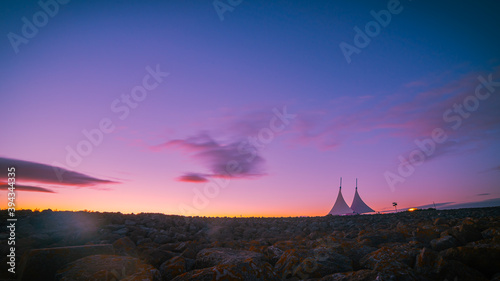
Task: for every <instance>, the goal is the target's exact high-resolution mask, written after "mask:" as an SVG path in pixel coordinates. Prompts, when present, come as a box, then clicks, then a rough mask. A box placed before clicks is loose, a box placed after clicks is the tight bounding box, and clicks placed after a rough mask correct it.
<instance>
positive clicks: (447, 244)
mask: <svg viewBox="0 0 500 281" xmlns="http://www.w3.org/2000/svg"><path fill="white" fill-rule="evenodd" d="M458 244H459V242H458V240H457V239H455V238H454V237H453V236H451V235H446V236H444V237H441V238H437V239H434V240H432V241H431V247H432V249H433V250H434V251H442V250H446V249H449V248H453V247H457V246H458Z"/></svg>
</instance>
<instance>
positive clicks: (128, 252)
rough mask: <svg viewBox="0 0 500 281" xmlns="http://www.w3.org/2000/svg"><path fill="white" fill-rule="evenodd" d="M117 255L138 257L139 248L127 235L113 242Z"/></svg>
mask: <svg viewBox="0 0 500 281" xmlns="http://www.w3.org/2000/svg"><path fill="white" fill-rule="evenodd" d="M113 248H114V249H115V254H116V255H121V256H131V257H137V250H136V247H135V243H134V241H132V240H131V239H130V238H128V237H127V236H125V237H123V238H120V239H118V240H116V241H115V242H114V243H113Z"/></svg>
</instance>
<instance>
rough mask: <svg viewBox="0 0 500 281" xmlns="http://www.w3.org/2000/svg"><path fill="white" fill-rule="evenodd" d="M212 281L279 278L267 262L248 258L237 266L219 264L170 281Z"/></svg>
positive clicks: (270, 279) (270, 280)
mask: <svg viewBox="0 0 500 281" xmlns="http://www.w3.org/2000/svg"><path fill="white" fill-rule="evenodd" d="M187 280H196V281H212V280H231V281H232V280H252V281H268V280H269V281H278V280H280V278H278V276H277V275H276V273H274V272H273V270H272V266H271V265H270V264H269V263H267V262H262V261H254V260H253V259H252V258H248V259H246V260H243V261H239V262H238V263H237V264H220V265H217V266H213V267H207V268H203V269H197V270H192V271H190V272H186V273H184V274H181V275H178V276H177V277H175V278H174V279H172V281H187Z"/></svg>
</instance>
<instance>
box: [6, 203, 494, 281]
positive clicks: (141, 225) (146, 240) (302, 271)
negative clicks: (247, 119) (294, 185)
mask: <svg viewBox="0 0 500 281" xmlns="http://www.w3.org/2000/svg"><path fill="white" fill-rule="evenodd" d="M1 214H2V224H5V223H4V222H5V221H6V213H5V212H4V211H2V213H1ZM17 217H18V224H17V229H16V232H17V237H18V239H17V241H16V247H17V248H16V251H17V252H16V253H17V261H16V262H17V267H16V275H17V278H18V280H30V281H36V280H107V281H108V280H158V281H160V280H176V281H182V280H323V281H326V280H342V281H346V280H350V281H354V280H449V281H451V280H500V207H495V208H482V209H459V210H420V211H415V212H401V213H397V214H384V215H358V216H344V217H334V216H326V217H307V218H306V217H304V218H296V217H295V218H204V217H182V216H167V215H163V214H146V213H141V214H136V215H133V214H130V215H125V214H121V213H98V212H52V211H50V210H46V211H43V212H32V211H18V212H17ZM5 229H6V226H5V225H2V230H5ZM7 238H8V232H6V231H4V232H2V233H0V240H1V242H0V245H1V247H2V253H6V252H7V250H8V245H7ZM21 255H22V256H23V257H22V259H20V257H21ZM6 262H7V260H6V258H5V257H4V258H3V263H2V264H4V270H2V273H1V276H0V278H4V279H8V278H12V276H9V275H8V274H10V273H8V272H7V270H6V266H5V265H6Z"/></svg>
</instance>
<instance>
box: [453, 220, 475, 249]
mask: <svg viewBox="0 0 500 281" xmlns="http://www.w3.org/2000/svg"><path fill="white" fill-rule="evenodd" d="M449 233H450V235H452V236H453V237H455V238H456V239H457V240H458V241H460V243H462V244H463V245H465V244H467V243H469V242H474V241H478V240H481V239H483V235H482V234H481V231H480V229H479V228H478V227H477V226H476V225H475V223H474V221H472V220H464V222H463V223H462V224H461V225H459V226H455V227H453V228H452V229H451V230H450V231H449Z"/></svg>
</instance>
